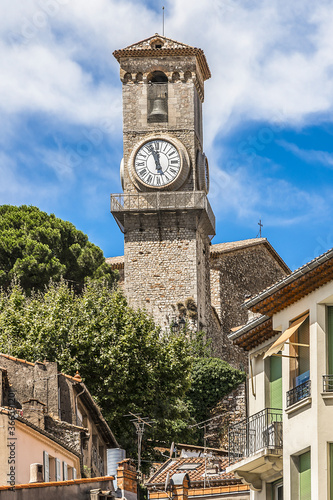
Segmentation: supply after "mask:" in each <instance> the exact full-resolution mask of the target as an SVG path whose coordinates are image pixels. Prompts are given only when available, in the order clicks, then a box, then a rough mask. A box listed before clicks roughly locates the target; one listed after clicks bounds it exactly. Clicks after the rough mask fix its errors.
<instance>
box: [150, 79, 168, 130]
mask: <svg viewBox="0 0 333 500" xmlns="http://www.w3.org/2000/svg"><path fill="white" fill-rule="evenodd" d="M147 95H148V100H147V106H148V110H147V111H148V123H163V122H167V121H168V77H167V76H166V75H165V73H163V72H162V71H154V73H152V74H151V75H150V78H148V92H147Z"/></svg>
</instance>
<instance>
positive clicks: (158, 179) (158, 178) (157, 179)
mask: <svg viewBox="0 0 333 500" xmlns="http://www.w3.org/2000/svg"><path fill="white" fill-rule="evenodd" d="M156 185H157V186H160V185H161V178H160V177H157V178H156Z"/></svg>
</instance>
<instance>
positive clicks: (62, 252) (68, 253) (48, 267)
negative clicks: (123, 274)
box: [0, 205, 117, 290]
mask: <svg viewBox="0 0 333 500" xmlns="http://www.w3.org/2000/svg"><path fill="white" fill-rule="evenodd" d="M15 276H16V277H18V278H19V279H20V283H21V286H22V287H23V288H24V289H25V290H31V289H33V288H34V289H36V290H42V289H43V288H44V286H45V285H47V284H48V283H49V281H50V279H51V278H52V280H54V281H59V280H60V278H61V277H63V278H65V279H66V280H69V281H71V282H74V284H75V286H76V289H77V290H80V289H81V288H82V286H83V284H84V281H85V278H87V277H91V278H96V279H98V278H103V279H106V280H107V281H108V282H109V283H110V284H111V283H113V282H114V281H115V279H116V276H117V275H116V273H115V272H114V271H112V270H111V269H110V266H108V265H107V264H106V263H105V259H104V255H103V252H102V250H101V249H100V248H98V247H97V246H95V245H93V244H92V243H90V242H89V241H88V237H87V236H86V235H85V234H84V233H82V232H81V231H78V230H77V229H76V228H75V226H74V225H73V224H71V223H70V222H66V221H63V220H61V219H58V218H57V217H55V215H54V214H51V215H48V214H47V213H45V212H42V211H41V210H39V209H38V208H37V207H32V206H29V207H28V206H26V205H22V206H21V207H16V206H12V205H2V206H0V285H1V286H3V287H8V286H9V284H10V283H11V281H12V279H13V278H14V277H15Z"/></svg>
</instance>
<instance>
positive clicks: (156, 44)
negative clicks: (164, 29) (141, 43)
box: [150, 38, 164, 49]
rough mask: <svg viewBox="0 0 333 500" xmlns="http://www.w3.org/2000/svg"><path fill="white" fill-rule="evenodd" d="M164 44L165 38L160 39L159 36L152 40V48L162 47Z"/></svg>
mask: <svg viewBox="0 0 333 500" xmlns="http://www.w3.org/2000/svg"><path fill="white" fill-rule="evenodd" d="M163 45H164V42H163V40H160V39H159V38H155V40H152V41H151V42H150V46H151V48H152V49H161V48H162V47H163Z"/></svg>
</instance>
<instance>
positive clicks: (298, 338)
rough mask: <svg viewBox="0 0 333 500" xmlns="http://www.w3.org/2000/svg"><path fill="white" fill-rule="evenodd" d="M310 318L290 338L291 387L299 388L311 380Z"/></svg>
mask: <svg viewBox="0 0 333 500" xmlns="http://www.w3.org/2000/svg"><path fill="white" fill-rule="evenodd" d="M309 340H310V338H309V317H307V318H306V319H305V320H304V321H303V323H302V324H301V325H300V326H299V328H298V329H297V330H296V331H295V332H294V333H293V335H292V336H291V338H290V351H289V352H290V356H294V357H293V358H290V385H291V388H293V387H298V386H300V385H301V384H304V383H305V382H307V381H308V380H309V378H310V349H309Z"/></svg>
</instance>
